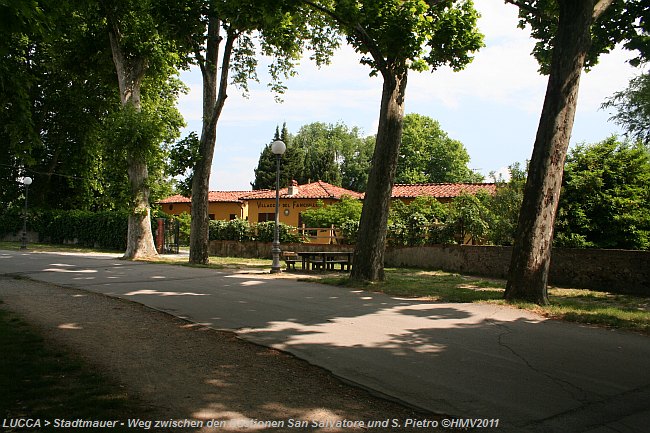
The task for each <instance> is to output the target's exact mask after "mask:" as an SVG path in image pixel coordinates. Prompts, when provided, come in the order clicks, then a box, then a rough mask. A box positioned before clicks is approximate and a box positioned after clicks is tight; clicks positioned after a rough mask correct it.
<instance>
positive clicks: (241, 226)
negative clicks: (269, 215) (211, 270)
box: [209, 218, 304, 243]
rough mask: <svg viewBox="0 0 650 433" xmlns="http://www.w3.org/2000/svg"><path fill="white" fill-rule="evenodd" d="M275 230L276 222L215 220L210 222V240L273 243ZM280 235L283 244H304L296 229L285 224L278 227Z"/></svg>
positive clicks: (237, 219)
mask: <svg viewBox="0 0 650 433" xmlns="http://www.w3.org/2000/svg"><path fill="white" fill-rule="evenodd" d="M274 230H275V222H274V221H267V222H263V223H256V224H255V223H254V224H250V223H249V222H248V221H245V220H242V219H239V218H236V219H234V220H231V221H222V220H214V221H210V232H209V233H210V234H209V239H210V240H211V241H215V240H218V241H240V242H241V241H259V242H273V235H274ZM278 234H279V237H280V242H282V243H294V242H304V239H303V238H302V237H301V236H300V235H298V234H297V233H295V227H292V226H288V225H286V224H283V223H280V225H279V226H278Z"/></svg>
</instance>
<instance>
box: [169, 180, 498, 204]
mask: <svg viewBox="0 0 650 433" xmlns="http://www.w3.org/2000/svg"><path fill="white" fill-rule="evenodd" d="M296 189H297V193H294V194H293V195H291V196H290V195H289V193H288V188H282V189H281V190H280V197H281V198H288V197H291V198H305V199H309V198H311V199H326V198H333V199H338V200H340V199H341V197H343V196H349V197H352V198H357V199H363V197H364V194H362V193H359V192H356V191H352V190H349V189H345V188H341V187H340V186H335V185H332V184H329V183H327V182H323V181H321V180H319V181H318V182H312V183H308V184H306V185H298V186H297V187H296ZM478 191H486V192H488V193H490V194H494V193H495V192H496V184H494V183H419V184H396V185H393V192H392V195H391V197H392V198H415V197H420V196H429V197H435V198H453V197H457V196H458V195H460V194H461V193H462V192H466V193H469V194H476V193H477V192H478ZM274 198H275V190H273V189H263V190H257V191H210V193H209V195H208V201H209V202H210V203H217V202H221V203H241V202H242V201H243V200H256V199H274ZM190 202H191V200H190V199H189V198H187V197H184V196H182V195H174V196H171V197H167V198H166V199H164V200H160V201H159V202H158V203H160V204H171V203H190Z"/></svg>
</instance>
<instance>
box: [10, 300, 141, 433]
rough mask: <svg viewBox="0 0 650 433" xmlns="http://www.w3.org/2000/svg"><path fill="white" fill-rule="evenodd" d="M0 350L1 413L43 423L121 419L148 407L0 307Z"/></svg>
mask: <svg viewBox="0 0 650 433" xmlns="http://www.w3.org/2000/svg"><path fill="white" fill-rule="evenodd" d="M0 353H2V356H0V389H1V390H2V392H0V408H2V409H0V411H1V412H2V413H0V416H1V417H3V419H10V418H13V419H16V418H32V419H37V418H38V419H41V423H42V424H44V420H49V421H50V422H52V420H54V419H55V418H65V419H72V420H74V419H77V418H82V419H87V420H111V419H112V420H124V421H126V419H127V418H129V417H131V416H133V415H134V413H135V414H137V416H140V417H142V416H145V417H146V415H147V414H148V413H149V412H148V410H147V409H145V408H144V406H143V405H142V404H141V403H140V402H138V401H136V399H134V398H133V397H130V396H129V395H128V394H127V393H126V392H125V391H124V390H123V389H121V388H120V387H119V386H118V385H114V384H112V383H110V382H109V381H108V380H106V379H105V378H104V377H102V376H101V375H99V374H98V373H96V372H94V371H92V370H91V369H90V368H88V367H87V366H85V365H84V364H83V363H82V362H80V361H79V360H78V359H76V358H74V357H72V356H70V355H69V354H66V353H64V352H62V351H60V350H57V349H54V348H52V347H50V346H49V345H48V344H47V343H46V342H45V341H44V340H43V338H42V337H41V336H40V335H39V334H38V333H37V332H36V331H35V330H33V329H32V328H31V327H30V326H29V325H27V324H26V323H25V322H23V321H22V320H21V319H19V318H18V317H17V316H16V315H14V314H13V313H10V312H7V311H4V310H0ZM50 427H51V426H50ZM82 430H83V431H93V430H92V429H90V430H86V429H80V431H82ZM30 431H39V430H30ZM41 431H49V429H48V428H45V427H44V428H42V429H41ZM111 431H118V432H119V431H123V432H127V431H128V429H127V428H126V427H124V428H122V427H121V426H120V427H118V428H116V429H111Z"/></svg>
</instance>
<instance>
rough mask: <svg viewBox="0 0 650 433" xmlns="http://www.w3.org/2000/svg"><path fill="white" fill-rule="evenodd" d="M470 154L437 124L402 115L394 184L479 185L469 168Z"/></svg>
mask: <svg viewBox="0 0 650 433" xmlns="http://www.w3.org/2000/svg"><path fill="white" fill-rule="evenodd" d="M468 164H469V153H467V150H466V149H465V146H463V143H461V142H460V141H458V140H454V139H452V138H450V137H449V136H448V135H447V133H446V132H444V131H443V130H442V128H441V127H440V124H439V123H438V122H437V121H436V120H433V119H432V118H430V117H427V116H423V115H421V114H407V115H406V116H404V132H403V134H402V146H401V148H400V156H399V162H398V163H397V174H396V175H395V183H426V182H481V181H482V180H483V176H481V175H480V174H477V173H474V172H473V171H472V170H471V169H470V168H469V167H468Z"/></svg>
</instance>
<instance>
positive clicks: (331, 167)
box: [251, 122, 374, 191]
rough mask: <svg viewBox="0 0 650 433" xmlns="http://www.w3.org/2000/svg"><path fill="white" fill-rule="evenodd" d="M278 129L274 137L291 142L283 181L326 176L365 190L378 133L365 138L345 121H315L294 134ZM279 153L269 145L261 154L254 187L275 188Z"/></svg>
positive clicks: (300, 180)
mask: <svg viewBox="0 0 650 433" xmlns="http://www.w3.org/2000/svg"><path fill="white" fill-rule="evenodd" d="M282 131H283V132H282V134H280V133H279V130H276V135H275V138H274V140H276V139H281V140H283V141H284V142H285V143H286V145H287V150H286V152H285V154H284V156H283V158H282V161H283V162H282V166H281V170H280V182H281V185H288V184H289V182H291V181H292V180H296V181H297V182H298V183H300V184H305V183H309V182H314V181H317V180H322V181H325V182H328V183H331V184H334V185H340V186H343V187H344V188H348V189H351V190H353V191H363V190H364V189H365V183H366V181H367V178H368V170H369V167H370V158H371V156H372V149H373V146H374V137H370V138H361V137H360V130H359V129H358V128H356V127H352V128H349V127H348V126H347V125H345V124H343V123H337V124H326V123H323V122H314V123H310V124H307V125H303V126H302V127H301V128H300V130H299V131H298V132H297V133H296V134H295V135H291V134H289V132H288V131H287V130H286V125H285V127H283V129H282ZM275 169H276V168H275V156H274V155H273V154H272V153H271V149H270V147H269V146H265V147H264V149H263V150H262V153H261V154H260V159H259V161H258V165H257V168H256V169H255V181H254V182H253V183H251V185H252V186H253V189H263V188H275Z"/></svg>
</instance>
